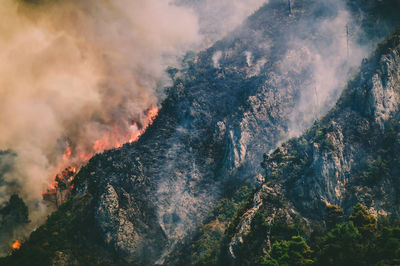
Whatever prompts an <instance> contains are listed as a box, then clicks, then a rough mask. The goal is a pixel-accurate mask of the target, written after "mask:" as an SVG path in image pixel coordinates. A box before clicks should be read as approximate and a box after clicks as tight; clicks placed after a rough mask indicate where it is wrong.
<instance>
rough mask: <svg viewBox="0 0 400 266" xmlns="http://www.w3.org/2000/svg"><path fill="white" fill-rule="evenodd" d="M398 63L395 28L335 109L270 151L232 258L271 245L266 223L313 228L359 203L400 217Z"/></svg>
mask: <svg viewBox="0 0 400 266" xmlns="http://www.w3.org/2000/svg"><path fill="white" fill-rule="evenodd" d="M399 62H400V32H397V33H395V34H393V35H392V36H391V37H390V38H389V39H388V40H387V41H385V42H384V43H382V44H381V45H379V47H378V49H377V51H376V52H375V54H374V55H373V56H372V57H371V58H370V59H368V60H366V59H365V60H364V61H363V64H362V67H361V69H360V71H359V73H358V74H357V75H356V76H355V77H354V78H353V79H352V80H351V81H350V82H349V83H348V85H347V88H346V89H345V91H344V92H343V94H342V96H341V97H340V99H339V101H338V103H337V104H336V106H335V107H334V108H333V110H332V111H330V112H329V113H328V114H327V115H326V116H325V117H324V118H323V119H321V120H320V121H317V122H315V124H314V125H313V126H312V127H311V129H309V130H308V131H307V132H306V133H305V134H304V135H302V136H301V137H299V138H295V139H291V140H290V141H288V142H286V143H285V144H283V145H282V146H281V147H279V148H278V149H277V150H275V151H274V152H273V153H271V154H269V155H267V154H266V155H265V158H264V162H263V165H264V168H265V172H266V173H265V182H264V183H263V184H262V186H261V188H260V189H259V191H258V192H257V193H256V194H255V196H254V201H253V206H252V207H251V208H249V209H248V210H247V211H246V212H245V214H244V215H243V216H242V218H241V221H240V223H239V224H238V226H237V227H236V232H235V234H234V235H233V237H232V238H231V240H230V244H229V248H228V250H227V252H228V253H229V255H230V258H231V259H232V260H233V261H236V260H237V261H238V263H243V261H248V260H249V259H250V260H251V258H249V256H251V255H254V254H258V255H262V254H265V252H267V250H269V248H270V247H271V243H270V238H271V229H269V231H267V232H265V231H262V230H261V229H260V227H258V228H257V224H258V225H260V223H262V222H263V221H265V222H267V224H268V225H269V227H270V228H273V227H274V226H275V225H279V224H280V223H282V221H284V223H289V224H295V223H299V221H300V223H301V221H303V223H304V224H305V225H306V226H307V225H308V226H310V225H313V224H317V223H321V222H322V223H324V222H325V221H326V217H327V212H326V211H327V207H329V206H333V205H337V206H339V207H341V208H342V209H343V210H344V212H345V213H346V214H347V215H348V214H350V212H351V210H352V207H353V206H355V205H356V204H357V203H361V204H363V205H364V206H366V207H367V209H368V211H369V213H371V214H372V215H374V216H375V217H380V219H382V217H384V218H383V219H387V220H391V219H396V218H398V217H399V214H400V208H399V206H400V205H399V199H400V183H399V182H400V181H399V170H400V169H399V159H400V158H399V149H400V146H399V136H400V125H399V122H398V121H399V110H400V109H399V108H400V64H399ZM260 217H263V218H262V220H261V221H257V220H259V219H260ZM281 229H282V228H281ZM260 230H261V231H260ZM283 231H284V230H282V232H283ZM257 232H258V234H259V233H260V232H264V233H263V234H262V235H258V236H257ZM282 232H281V233H282ZM275 233H276V232H275ZM250 235H251V236H252V237H250ZM250 246H251V247H252V248H254V250H253V251H251V252H248V249H249V247H250ZM257 247H258V248H257Z"/></svg>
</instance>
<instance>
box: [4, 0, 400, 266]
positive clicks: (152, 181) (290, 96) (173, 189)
mask: <svg viewBox="0 0 400 266" xmlns="http://www.w3.org/2000/svg"><path fill="white" fill-rule="evenodd" d="M358 11H359V10H357V12H358ZM346 25H347V28H351V29H353V31H352V32H353V35H357V34H358V33H357V32H358V31H357V27H356V23H354V21H353V20H352V19H351V16H350V13H349V12H348V11H346V6H345V5H344V4H343V3H342V2H341V1H312V0H298V1H292V2H291V8H290V9H289V8H288V2H287V1H278V0H270V1H269V2H268V4H266V5H264V6H263V7H262V8H261V9H260V10H258V11H257V12H256V13H255V14H253V15H252V16H251V17H250V18H249V19H248V20H247V21H246V22H245V23H244V25H242V26H241V27H239V28H238V29H236V30H235V31H234V32H232V33H231V34H229V35H228V36H227V37H225V38H224V39H222V40H220V41H218V42H217V43H215V44H214V45H213V46H212V47H210V48H209V49H207V50H206V51H203V52H201V53H199V54H192V53H188V54H187V56H186V57H185V59H184V61H183V64H182V67H181V68H180V69H174V68H170V69H169V70H168V71H169V73H170V75H171V78H172V79H173V82H174V85H173V86H172V87H171V88H168V89H167V97H166V99H165V100H164V102H163V103H162V106H161V109H160V112H159V115H158V117H157V118H156V120H155V121H154V123H153V124H152V126H151V127H149V128H148V130H147V131H146V132H145V134H143V135H142V136H141V138H140V139H139V141H138V142H136V143H132V144H127V145H124V146H123V147H122V148H119V149H116V150H110V151H106V152H104V153H103V154H98V155H96V156H94V157H93V158H92V159H91V160H90V162H89V163H88V164H87V165H86V166H84V167H83V168H82V169H81V170H80V172H79V173H78V174H77V176H76V178H75V181H74V183H75V188H74V191H73V196H72V198H71V199H70V200H69V201H68V202H67V203H66V204H64V205H62V206H61V208H60V209H59V211H57V212H56V213H54V214H53V215H51V216H50V217H49V219H48V221H47V222H46V224H45V225H43V226H42V227H40V228H39V229H38V230H36V231H35V232H34V233H33V234H32V236H31V238H30V239H29V240H28V241H27V242H26V244H25V245H23V246H22V247H21V250H20V251H18V252H15V254H14V255H13V256H12V257H11V258H10V261H11V262H10V263H13V262H17V263H16V264H18V262H21V261H24V260H26V258H36V259H37V261H38V262H40V263H42V264H51V263H55V264H57V263H59V261H63V262H62V263H61V264H68V263H72V264H76V261H77V260H78V261H79V263H81V264H105V263H114V264H129V263H130V264H135V265H140V264H142V265H151V264H163V263H164V264H170V263H173V262H175V263H180V264H184V263H183V262H182V261H179V257H180V255H182V254H181V253H180V252H182V251H185V250H186V249H185V248H184V247H185V245H186V244H187V243H189V245H190V243H191V241H192V240H193V235H194V234H196V233H198V231H199V228H202V227H201V226H202V224H203V223H207V222H210V223H211V224H212V225H211V226H212V227H213V228H217V227H218V226H220V227H222V229H221V230H222V231H224V230H226V231H225V233H223V234H222V235H225V236H221V237H224V239H225V240H226V243H227V246H226V253H225V255H227V256H228V260H229V262H231V263H232V262H233V263H234V262H238V263H239V262H240V254H241V252H242V251H241V250H243V248H242V247H243V244H244V243H245V244H246V241H247V240H246V239H247V238H246V236H247V235H248V233H249V232H250V231H251V230H252V223H253V220H254V219H255V217H258V216H257V214H259V213H263V215H264V217H265V219H266V220H267V221H268V222H269V223H271V224H273V223H274V221H276V220H277V219H276V218H275V216H276V215H275V214H279V215H280V217H283V218H284V219H286V218H287V219H288V220H291V219H292V220H293V219H295V217H301V219H303V220H304V221H306V222H307V223H309V224H311V223H312V221H314V220H318V219H321V215H323V209H324V207H325V206H326V205H327V204H338V205H340V206H342V207H343V208H344V209H345V210H346V211H348V210H349V208H350V206H352V204H354V202H357V201H362V202H363V203H365V204H366V205H368V204H369V205H368V206H369V207H370V208H371V210H372V209H373V210H374V211H375V212H381V213H385V212H386V213H389V212H390V213H392V214H397V209H396V208H395V207H393V206H394V205H392V204H393V202H395V199H396V192H395V189H396V186H395V185H394V184H395V183H393V181H392V179H393V178H392V175H391V172H390V171H392V170H385V171H386V172H384V174H383V177H382V179H380V178H378V179H377V180H375V176H376V173H375V172H374V171H377V170H376V168H377V169H381V167H380V166H379V163H384V164H385V165H387V164H388V162H387V161H385V160H384V159H383V158H384V154H386V153H385V152H387V151H382V152H380V151H379V150H380V148H382V149H383V148H384V147H387V146H389V147H390V148H391V149H396V147H397V146H396V145H388V144H387V143H392V142H390V141H391V140H387V138H389V139H390V138H395V137H396V136H397V135H396V134H394V133H393V134H392V133H390V132H396V127H394V125H393V124H392V123H391V121H395V117H396V114H397V110H398V109H397V108H398V101H397V97H398V95H397V89H396V88H397V86H398V85H397V84H398V78H399V72H398V65H397V64H398V60H399V58H398V46H396V45H398V44H396V43H397V39H396V38H397V37H396V36H397V35H395V37H393V38H392V39H390V40H389V41H388V42H386V43H385V44H384V45H382V46H381V48H380V50H378V51H377V52H376V56H375V57H373V58H371V59H369V60H368V61H364V63H363V67H362V68H361V70H360V73H359V74H358V75H356V77H355V78H353V79H352V81H351V82H350V83H349V84H348V88H347V89H346V90H345V92H344V93H343V94H342V96H341V97H340V99H339V102H338V104H337V105H336V106H335V107H334V109H333V111H330V112H329V113H328V115H327V116H325V118H323V119H322V120H321V121H318V122H316V123H315V124H314V125H313V126H312V127H311V129H310V130H308V131H307V133H306V134H305V135H303V136H302V137H300V138H298V139H291V140H290V141H289V142H287V143H285V144H283V146H281V147H279V148H278V150H276V151H274V152H272V153H270V151H273V150H275V148H276V147H277V146H278V145H279V144H280V143H281V142H283V141H286V140H287V139H288V138H289V137H290V136H292V135H294V134H298V133H299V132H302V131H303V130H305V129H306V128H307V127H308V126H311V125H312V121H313V120H314V119H315V118H316V117H317V116H318V115H319V114H321V113H323V112H325V111H328V110H329V109H330V107H332V106H333V103H334V102H335V100H336V99H337V97H338V95H339V94H340V91H341V88H342V87H343V86H342V85H343V84H344V81H345V80H347V78H348V77H349V76H350V73H351V71H352V70H354V67H355V66H358V65H359V63H361V58H362V56H363V52H360V51H363V50H362V48H361V46H359V45H358V44H357V42H356V41H353V42H351V43H350V45H349V49H346V48H347V47H346V43H347V41H348V40H346ZM338 29H340V30H338ZM347 37H348V36H347ZM384 143H386V144H384ZM393 143H394V142H393ZM384 145H387V146H384ZM390 152H393V153H394V150H393V151H392V150H390ZM263 153H266V154H268V155H266V156H265V157H264V163H263V164H262V166H260V162H261V161H263ZM379 158H381V159H379ZM393 158H395V157H393ZM378 159H379V160H378ZM375 164H378V165H375ZM368 165H371V169H370V168H368V167H367V166H368ZM374 167H375V168H374ZM385 169H386V168H385ZM393 171H395V170H393ZM264 172H265V173H264ZM370 172H372V173H373V174H372V175H371V174H370ZM378 172H379V171H378ZM370 179H371V180H372V181H371V180H370ZM366 180H369V181H368V182H373V184H375V185H374V186H368V185H366V183H365V182H367V181H366ZM374 182H375V183H374ZM244 184H247V186H243V185H244ZM255 185H259V188H258V191H257V192H256V193H255V195H254V200H253V190H252V189H251V188H249V187H253V186H255ZM239 187H241V189H238V188H239ZM379 193H381V194H379ZM232 195H233V196H232ZM378 195H381V197H382V198H381V200H379V197H378V198H375V197H376V196H378ZM229 197H231V198H232V200H231V199H229V200H225V201H224V199H226V198H229ZM221 200H222V201H221ZM221 202H222V203H221ZM386 205H387V206H386ZM215 206H217V207H220V209H221V210H222V211H223V212H225V211H226V210H227V206H230V209H229V213H230V214H229V215H226V216H225V218H222V216H221V215H219V214H218V215H217V214H216V216H218V217H219V218H218V219H219V220H218V221H220V220H221V221H222V220H223V222H221V223H220V222H213V221H212V220H210V219H208V216H209V215H210V212H211V213H214V211H215ZM390 206H392V207H390ZM231 218H232V220H230V219H231ZM296 219H297V218H296ZM299 219H300V218H299ZM231 221H233V222H231ZM200 231H201V230H200ZM268 245H269V236H268V235H265V237H263V238H262V243H261V244H260V246H259V247H261V249H262V250H261V252H264V250H268ZM224 248H225V246H224ZM97 253H100V254H101V255H95V254H97ZM177 254H178V255H177ZM177 257H178V260H176V258H177ZM182 257H183V256H182ZM177 261H178V262H177ZM186 262H187V261H186ZM187 263H191V262H190V260H189V261H188V262H187Z"/></svg>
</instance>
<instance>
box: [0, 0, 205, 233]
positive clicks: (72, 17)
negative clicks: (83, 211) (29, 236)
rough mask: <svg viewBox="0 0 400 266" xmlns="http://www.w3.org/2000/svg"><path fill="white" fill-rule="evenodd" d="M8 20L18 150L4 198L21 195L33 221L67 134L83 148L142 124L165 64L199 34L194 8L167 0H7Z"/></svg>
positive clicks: (7, 140) (10, 95)
mask: <svg viewBox="0 0 400 266" xmlns="http://www.w3.org/2000/svg"><path fill="white" fill-rule="evenodd" d="M0 20H1V23H0V77H1V78H0V132H1V133H0V150H6V149H10V150H12V151H14V152H15V153H16V154H17V157H16V158H15V163H14V167H13V170H11V171H9V172H7V173H5V174H4V175H2V176H1V175H0V179H1V182H0V184H12V185H9V186H6V187H2V188H1V189H0V192H1V193H0V204H2V203H4V202H5V201H7V200H8V199H9V197H10V195H11V194H12V193H18V194H19V195H20V196H22V198H23V199H24V201H25V202H26V203H27V204H28V206H29V209H30V219H31V221H32V226H34V225H36V224H38V223H39V222H40V221H42V219H43V216H44V215H46V214H47V211H46V210H45V208H44V206H43V205H42V204H41V197H42V192H43V191H44V190H45V189H46V188H47V187H48V185H49V183H50V181H51V179H52V178H53V177H54V174H55V173H56V172H57V170H60V169H59V167H60V164H62V154H63V150H64V148H65V140H69V141H70V143H71V145H73V147H72V148H73V151H74V152H79V151H81V152H84V151H86V150H87V149H91V148H92V146H93V142H94V141H95V140H96V139H101V138H103V137H104V136H105V135H106V134H108V133H109V132H114V131H115V130H117V131H118V132H120V133H118V134H117V133H116V137H120V135H121V136H122V137H123V136H124V135H126V134H128V133H129V131H130V130H135V129H136V130H137V128H135V127H132V121H137V122H139V123H140V122H141V121H143V120H144V119H145V116H146V112H147V110H148V109H149V108H151V107H153V106H157V104H158V103H159V100H160V93H159V89H160V88H162V87H163V86H165V85H166V84H167V83H168V82H169V81H168V79H167V78H166V75H165V72H164V69H165V68H166V66H167V65H168V64H171V63H174V62H175V60H176V58H177V57H179V56H181V55H183V53H184V52H185V50H186V49H188V48H190V47H192V46H193V45H198V43H199V42H200V41H201V38H200V35H199V34H198V32H199V29H198V22H197V17H196V15H195V14H194V13H193V12H192V11H191V10H189V9H187V8H185V7H178V6H176V5H173V4H171V1H169V0H136V1H129V0H113V1H107V0H85V1H80V0H70V1H46V0H43V1H35V2H34V3H32V2H28V1H27V2H24V1H15V0H4V1H1V3H0ZM121 141H123V139H121Z"/></svg>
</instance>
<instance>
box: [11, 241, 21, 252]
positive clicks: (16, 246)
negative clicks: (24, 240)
mask: <svg viewBox="0 0 400 266" xmlns="http://www.w3.org/2000/svg"><path fill="white" fill-rule="evenodd" d="M11 247H12V249H13V250H18V249H20V248H21V241H19V240H15V242H14V243H13V244H12V245H11Z"/></svg>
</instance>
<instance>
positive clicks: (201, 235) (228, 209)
mask: <svg viewBox="0 0 400 266" xmlns="http://www.w3.org/2000/svg"><path fill="white" fill-rule="evenodd" d="M253 194H254V189H253V188H251V187H250V186H248V185H244V186H242V187H240V188H239V189H238V190H236V192H234V193H233V195H230V196H229V195H226V196H225V197H223V198H221V199H220V200H219V201H218V202H217V204H216V206H215V207H214V208H213V209H212V211H211V212H210V216H209V217H208V218H207V219H206V220H205V221H204V223H203V224H202V225H201V226H200V228H199V230H198V232H197V234H196V235H195V237H194V238H193V239H192V240H191V241H190V245H186V246H184V247H183V248H182V249H181V251H180V252H179V253H178V254H175V255H174V256H173V257H172V258H170V259H169V260H170V261H169V262H168V264H175V263H176V264H178V265H183V264H184V265H224V264H227V258H226V253H225V251H226V249H227V247H228V244H229V241H230V239H231V238H232V236H233V234H234V233H235V232H236V231H235V229H236V226H237V225H238V224H239V221H240V217H241V216H242V215H243V214H244V212H245V211H246V210H247V209H248V208H249V207H250V206H251V205H250V204H251V203H252V199H253Z"/></svg>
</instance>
